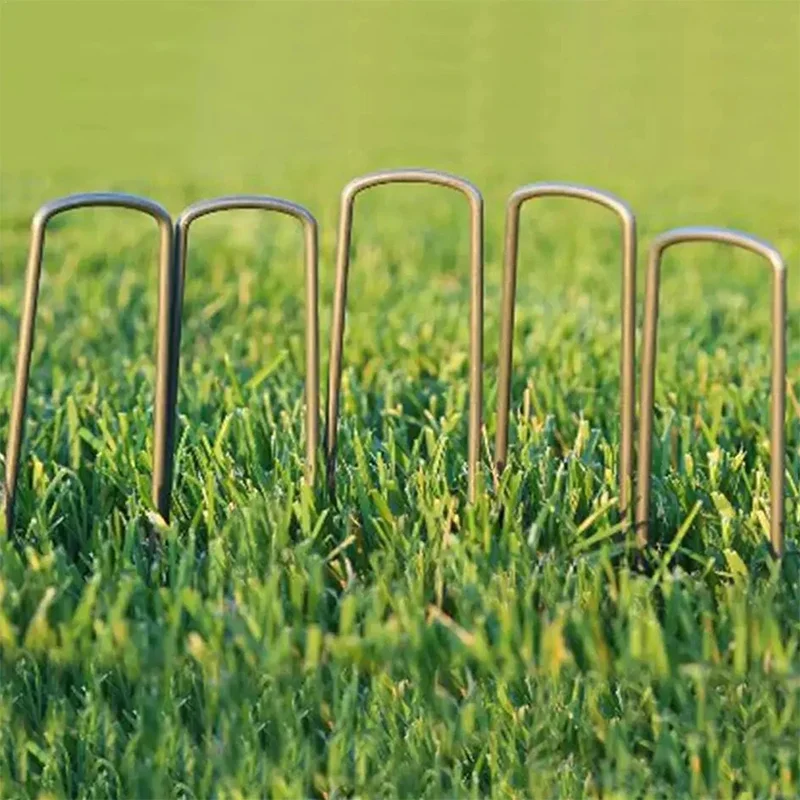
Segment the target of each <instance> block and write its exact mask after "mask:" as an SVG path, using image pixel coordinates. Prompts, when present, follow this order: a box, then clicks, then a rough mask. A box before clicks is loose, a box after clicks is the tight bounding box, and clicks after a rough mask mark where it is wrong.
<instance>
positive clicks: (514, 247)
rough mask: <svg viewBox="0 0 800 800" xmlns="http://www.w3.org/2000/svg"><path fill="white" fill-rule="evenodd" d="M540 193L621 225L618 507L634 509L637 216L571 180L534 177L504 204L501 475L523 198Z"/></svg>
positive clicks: (498, 463) (626, 510)
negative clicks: (591, 206) (584, 205)
mask: <svg viewBox="0 0 800 800" xmlns="http://www.w3.org/2000/svg"><path fill="white" fill-rule="evenodd" d="M537 197H573V198H577V199H580V200H588V201H589V202H591V203H597V204H598V205H601V206H603V207H604V208H608V209H609V210H611V211H613V212H614V213H615V214H616V215H617V217H618V218H619V220H620V223H621V225H622V298H621V304H620V305H621V309H622V324H621V327H622V330H621V355H620V384H621V385H620V424H621V443H620V454H619V494H620V513H621V515H622V517H623V519H626V518H628V515H629V513H630V509H629V504H630V496H631V487H632V481H633V427H634V405H635V379H634V358H635V349H636V218H635V216H634V214H633V212H632V211H631V209H630V208H629V207H628V206H627V205H626V204H625V203H624V202H623V201H622V200H620V199H619V198H617V197H614V195H612V194H609V193H608V192H603V191H600V190H599V189H593V188H591V187H589V186H576V185H573V184H569V183H532V184H530V185H528V186H523V187H521V188H519V189H517V190H516V191H515V192H514V193H513V194H512V195H511V197H510V198H509V200H508V206H507V209H506V241H505V255H504V259H505V266H504V270H503V314H502V321H501V334H500V336H501V338H500V370H499V372H500V374H499V379H498V381H499V385H498V395H497V434H496V438H495V464H496V471H497V475H498V476H499V475H501V474H502V472H503V470H504V469H505V466H506V459H507V456H508V417H509V405H510V395H511V366H512V359H513V347H514V306H515V299H516V289H517V256H518V251H519V217H520V210H521V208H522V206H523V205H524V203H525V202H526V201H528V200H532V199H534V198H537Z"/></svg>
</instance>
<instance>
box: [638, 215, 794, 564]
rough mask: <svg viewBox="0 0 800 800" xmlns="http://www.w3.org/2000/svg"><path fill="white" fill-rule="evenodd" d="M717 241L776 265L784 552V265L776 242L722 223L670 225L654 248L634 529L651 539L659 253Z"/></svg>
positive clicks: (775, 470)
mask: <svg viewBox="0 0 800 800" xmlns="http://www.w3.org/2000/svg"><path fill="white" fill-rule="evenodd" d="M685 242H719V243H721V244H728V245H732V246H733V247H739V248H742V249H744V250H749V251H751V252H753V253H756V254H757V255H760V256H762V257H763V258H765V259H766V260H767V261H768V262H769V264H770V266H771V267H772V386H771V395H772V398H771V417H772V419H771V429H772V430H771V437H770V438H771V441H770V482H771V491H772V495H771V498H770V506H771V508H770V515H771V519H770V542H771V545H772V551H773V554H774V555H776V556H780V555H782V554H783V516H784V447H785V433H784V414H785V406H786V267H785V265H784V261H783V258H782V257H781V254H780V253H779V252H778V251H777V250H776V249H775V248H774V247H772V245H770V244H768V243H767V242H764V241H762V240H760V239H757V238H755V237H754V236H749V235H748V234H745V233H739V232H738V231H731V230H726V229H724V228H705V227H687V228H675V229H674V230H671V231H666V232H665V233H662V234H661V235H660V236H658V237H657V238H656V240H655V241H654V242H653V244H652V246H651V248H650V258H649V263H648V268H647V289H646V298H645V316H644V351H643V356H642V386H641V401H640V408H639V413H640V416H641V419H640V423H639V464H638V470H637V479H636V484H637V495H638V497H637V504H636V532H637V540H638V542H639V544H640V545H641V546H643V545H645V544H646V543H647V525H648V518H649V515H650V474H651V461H652V436H653V390H654V385H655V369H656V337H657V332H658V296H659V281H660V276H661V259H662V257H663V255H664V253H665V252H666V251H667V250H668V249H669V248H670V247H673V246H674V245H676V244H682V243H685Z"/></svg>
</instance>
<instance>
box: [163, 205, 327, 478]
mask: <svg viewBox="0 0 800 800" xmlns="http://www.w3.org/2000/svg"><path fill="white" fill-rule="evenodd" d="M236 209H256V210H258V209H260V210H263V211H273V212H276V213H278V214H285V215H287V216H289V217H293V218H294V219H296V220H298V221H299V222H300V223H301V225H302V226H303V231H304V234H305V272H306V325H305V328H306V376H305V381H306V387H305V394H306V479H307V481H308V482H309V483H311V482H313V480H314V474H315V469H316V460H317V449H318V447H319V289H318V277H317V263H318V248H317V221H316V219H315V218H314V216H313V214H312V213H311V212H310V211H309V210H308V209H306V208H304V207H303V206H301V205H297V204H296V203H291V202H289V201H288V200H281V199H280V198H277V197H265V196H262V195H233V196H231V197H218V198H215V199H213V200H201V201H200V202H198V203H194V204H193V205H191V206H189V207H188V208H186V209H184V211H183V212H182V213H181V215H180V216H179V217H178V220H177V222H176V223H175V264H176V268H177V287H176V292H175V296H176V304H175V312H174V315H173V320H172V343H171V348H172V352H171V356H170V373H169V374H170V385H169V409H170V413H169V419H170V429H169V445H170V446H169V450H168V452H169V461H168V469H167V472H168V475H169V477H170V479H171V477H172V471H173V458H174V452H173V450H174V438H175V407H176V405H177V399H178V373H179V369H180V343H181V318H182V314H183V294H184V286H185V281H186V253H187V250H188V243H189V228H190V227H191V224H192V223H193V222H194V221H195V220H197V219H199V218H200V217H204V216H206V215H208V214H215V213H218V212H220V211H231V210H236Z"/></svg>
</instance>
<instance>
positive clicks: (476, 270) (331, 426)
mask: <svg viewBox="0 0 800 800" xmlns="http://www.w3.org/2000/svg"><path fill="white" fill-rule="evenodd" d="M389 183H419V184H431V185H434V186H444V187H447V188H449V189H455V190H456V191H458V192H461V194H463V195H464V196H465V197H466V198H467V200H468V201H469V207H470V227H471V232H470V240H471V257H470V262H471V263H470V364H469V375H470V390H469V442H468V451H467V462H468V469H469V485H468V497H469V501H470V502H474V500H475V496H476V492H477V472H478V460H479V455H480V440H481V420H482V362H483V198H482V197H481V193H480V192H479V191H478V189H477V188H476V187H475V186H473V184H471V183H470V182H469V181H467V180H464V179H463V178H459V177H457V176H455V175H450V174H448V173H446V172H438V171H434V170H426V169H399V170H387V171H385V172H374V173H371V174H369V175H364V176H362V177H360V178H355V179H354V180H352V181H350V183H348V184H347V186H345V188H344V190H343V191H342V197H341V205H340V212H339V234H338V241H337V248H336V289H335V296H334V306H333V324H332V327H331V347H330V365H329V371H328V402H327V415H326V418H325V427H326V460H327V464H326V466H327V477H328V490H329V493H330V496H331V497H334V496H335V480H336V441H337V433H338V423H339V390H340V386H341V380H342V347H343V342H344V327H345V310H346V306H347V277H348V273H349V270H350V242H351V239H352V233H353V206H354V204H355V198H356V196H357V195H358V194H359V193H360V192H363V191H364V190H365V189H370V188H372V187H374V186H381V185H383V184H389Z"/></svg>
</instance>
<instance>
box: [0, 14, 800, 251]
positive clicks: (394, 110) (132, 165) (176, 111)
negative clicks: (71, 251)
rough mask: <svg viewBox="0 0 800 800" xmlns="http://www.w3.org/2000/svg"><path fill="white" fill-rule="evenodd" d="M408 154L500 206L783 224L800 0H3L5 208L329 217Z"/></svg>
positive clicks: (0, 93) (797, 113)
mask: <svg viewBox="0 0 800 800" xmlns="http://www.w3.org/2000/svg"><path fill="white" fill-rule="evenodd" d="M403 165H421V166H429V167H438V168H441V169H447V170H452V171H455V172H458V173H462V174H464V175H466V176H467V177H469V178H471V179H472V180H474V181H475V182H476V183H478V185H479V186H480V187H481V188H482V189H483V190H484V191H485V192H486V194H487V200H488V201H489V202H492V203H494V204H495V205H494V206H490V207H489V209H488V213H489V216H490V217H497V218H499V217H500V215H501V211H500V208H499V207H498V205H497V204H498V203H502V202H503V200H504V198H505V195H506V194H507V193H508V192H509V191H511V190H512V189H513V188H514V187H515V186H517V185H520V184H522V183H526V182H529V181H533V180H544V179H553V180H571V181H580V182H586V183H594V184H597V185H599V186H601V187H604V188H607V189H609V190H612V191H615V192H617V193H619V194H621V195H622V196H623V197H625V198H626V199H627V200H628V201H629V202H631V203H632V204H633V205H634V207H635V208H636V210H637V211H638V213H639V214H640V215H642V217H643V221H644V224H645V225H647V224H649V223H653V224H659V225H662V224H664V225H671V224H683V223H686V222H688V221H691V222H716V223H720V224H738V225H741V226H742V227H745V228H751V229H752V228H753V227H757V229H758V232H759V233H761V234H762V235H763V236H766V237H773V238H775V237H781V236H783V235H787V233H789V232H791V231H790V230H787V229H791V230H794V226H795V225H796V222H797V220H798V219H799V218H800V4H798V3H796V2H776V1H772V2H769V1H767V2H747V1H744V2H641V3H616V2H597V3H591V2H566V3H559V2H499V3H492V2H413V3H412V2H408V3H402V2H358V1H356V0H349V1H348V2H337V1H334V2H298V1H293V2H221V1H220V2H197V1H192V2H163V3H156V2H144V0H142V1H141V2H139V1H138V0H137V1H136V2H88V1H86V2H78V1H75V0H73V1H71V2H70V1H68V0H60V1H59V2H48V1H38V2H23V1H22V0H11V1H10V2H9V1H8V0H6V1H5V2H3V3H2V4H1V5H0V178H2V189H0V203H1V204H2V205H0V210H2V211H3V212H4V213H6V214H8V213H11V212H13V213H15V214H16V213H17V212H19V213H23V212H24V213H25V214H29V213H30V212H32V211H33V210H34V208H35V207H36V206H37V205H38V204H39V203H40V202H42V201H44V200H45V199H47V198H48V197H49V196H51V195H53V194H60V193H64V192H68V191H77V190H86V189H96V188H116V189H128V190H132V191H142V192H146V193H148V194H151V195H153V196H154V197H156V199H159V200H161V201H162V202H164V203H166V204H168V205H170V209H171V210H173V211H177V210H178V209H177V208H175V207H174V206H173V205H171V204H172V203H182V202H184V201H185V200H187V199H189V200H191V199H196V198H197V196H198V195H200V194H206V195H208V194H218V193H224V192H231V191H238V190H245V191H252V192H263V193H270V194H284V195H289V196H291V197H292V198H293V199H296V200H298V201H300V202H306V203H308V204H309V205H311V206H312V210H314V211H315V212H316V213H318V214H319V215H320V216H321V217H322V218H323V220H325V219H326V217H327V216H328V215H330V214H332V213H333V212H334V211H335V209H336V204H337V194H338V190H339V188H340V187H341V186H342V185H343V184H344V183H345V182H346V180H347V179H349V178H350V177H352V176H354V175H357V174H359V173H363V172H365V171H369V170H372V169H376V168H383V167H391V166H403ZM754 209H758V210H759V211H760V212H761V213H759V214H758V215H757V217H756V218H755V219H753V210H754ZM765 210H767V211H768V213H763V212H764V211H765ZM748 223H750V224H749V225H748Z"/></svg>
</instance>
